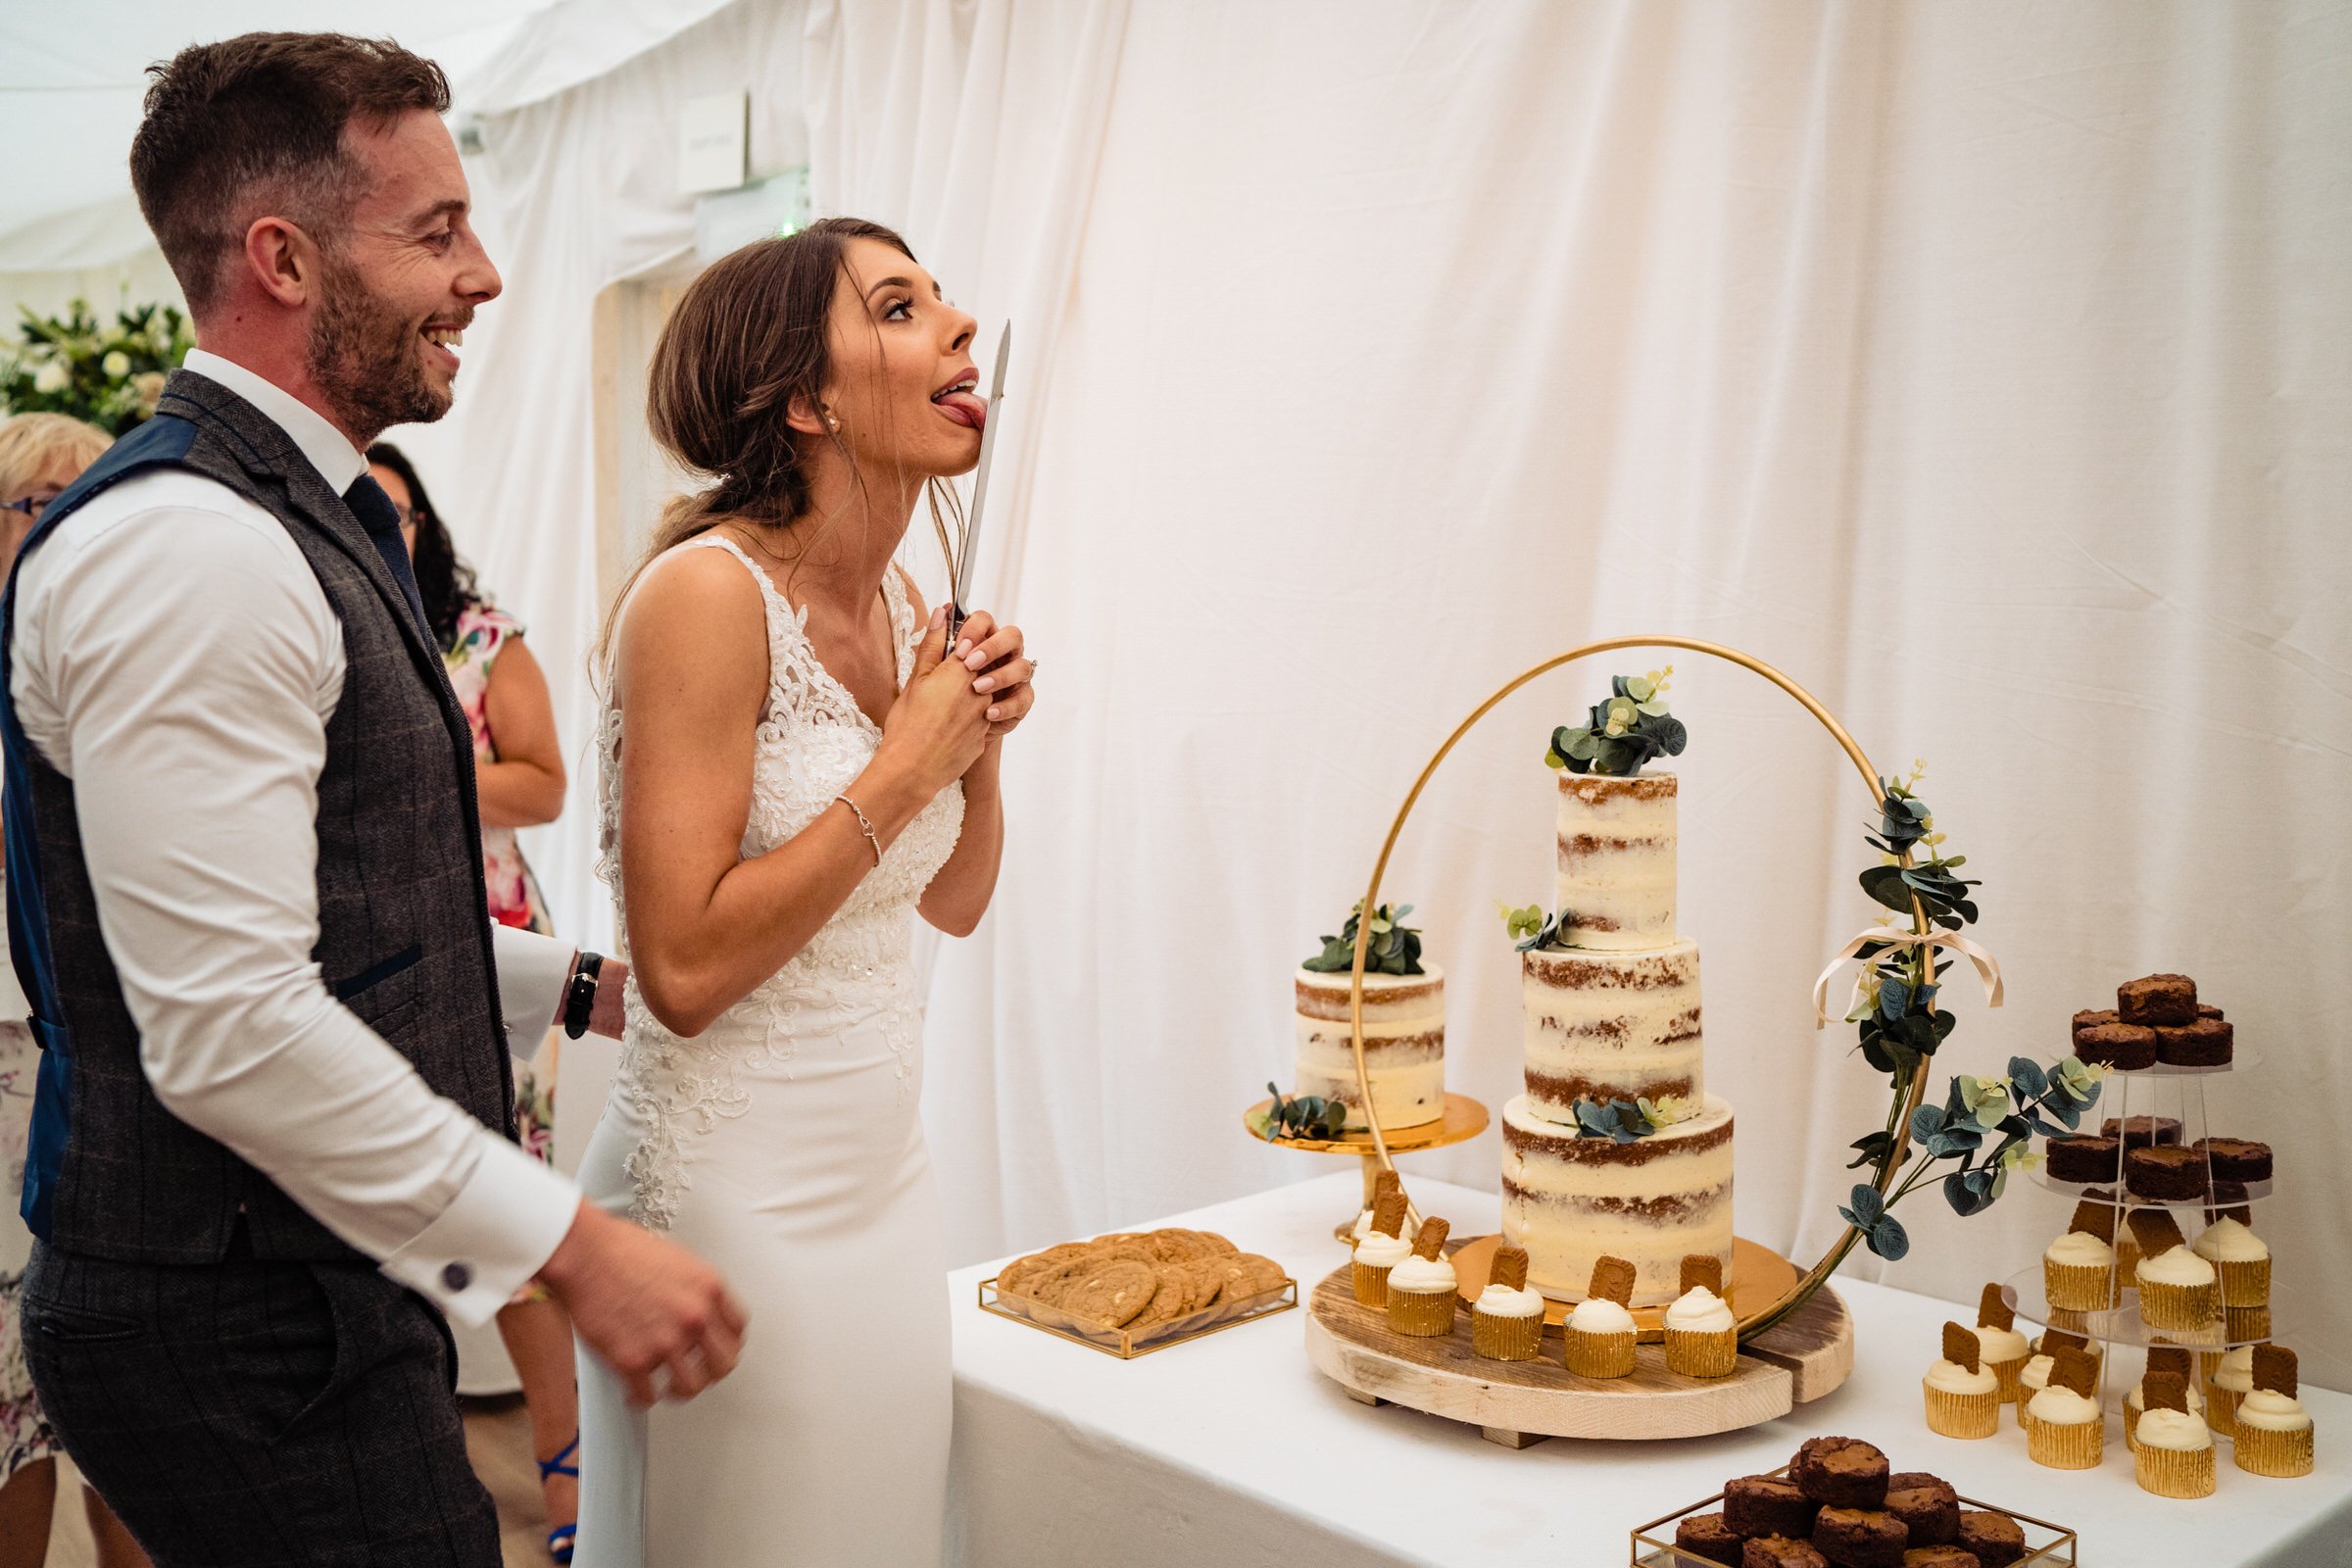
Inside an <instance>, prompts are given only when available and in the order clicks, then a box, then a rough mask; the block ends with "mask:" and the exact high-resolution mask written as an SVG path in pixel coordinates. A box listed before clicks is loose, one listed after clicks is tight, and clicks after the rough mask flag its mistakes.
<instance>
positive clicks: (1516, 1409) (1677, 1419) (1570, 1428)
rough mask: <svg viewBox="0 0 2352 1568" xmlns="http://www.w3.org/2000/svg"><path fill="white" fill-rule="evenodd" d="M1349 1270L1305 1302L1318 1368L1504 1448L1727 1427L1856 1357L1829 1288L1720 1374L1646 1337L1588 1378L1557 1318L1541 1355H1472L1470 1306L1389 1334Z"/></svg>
mask: <svg viewBox="0 0 2352 1568" xmlns="http://www.w3.org/2000/svg"><path fill="white" fill-rule="evenodd" d="M1740 1247H1741V1248H1742V1249H1747V1248H1751V1247H1753V1244H1752V1243H1747V1242H1741V1243H1740ZM1465 1250H1466V1249H1465ZM1754 1250H1756V1251H1759V1252H1766V1253H1767V1254H1768V1255H1770V1254H1769V1249H1764V1248H1755V1249H1754ZM1740 1255H1741V1256H1742V1257H1744V1256H1745V1255H1746V1253H1745V1252H1744V1251H1742V1253H1741V1254H1740ZM1457 1256H1458V1254H1457ZM1783 1266H1784V1267H1788V1266H1789V1265H1788V1264H1787V1263H1786V1262H1785V1261H1783ZM1348 1276H1349V1270H1348V1269H1347V1268H1340V1269H1337V1270H1334V1271H1333V1272H1332V1273H1331V1274H1330V1275H1329V1276H1327V1277H1326V1278H1325V1279H1324V1280H1323V1281H1322V1282H1321V1283H1320V1284H1318V1285H1317V1286H1316V1287H1315V1290H1314V1294H1313V1296H1312V1298H1311V1299H1309V1300H1308V1302H1307V1311H1306V1320H1305V1333H1306V1354H1307V1359H1308V1360H1310V1361H1312V1362H1313V1363H1314V1365H1315V1368H1316V1370H1317V1371H1320V1372H1321V1373H1323V1374H1324V1375H1325V1376H1326V1377H1328V1378H1330V1379H1332V1381H1334V1382H1336V1383H1338V1384H1339V1385H1340V1386H1341V1387H1342V1388H1343V1389H1345V1390H1347V1392H1348V1396H1349V1397H1351V1398H1354V1399H1356V1400H1359V1401H1360V1402H1362V1403H1365V1404H1374V1405H1378V1404H1397V1405H1403V1406H1404V1407H1406V1408H1408V1409H1413V1410H1421V1411H1425V1412H1427V1413H1429V1414H1431V1415H1438V1416H1444V1417H1446V1419H1448V1420H1452V1421H1460V1422H1464V1423H1466V1424H1468V1425H1470V1426H1474V1427H1477V1428H1478V1429H1479V1431H1480V1433H1481V1435H1482V1436H1484V1437H1485V1438H1486V1439H1487V1440H1488V1441H1490V1442H1492V1443H1497V1444H1500V1445H1501V1446H1504V1447H1507V1448H1524V1447H1527V1446H1531V1445H1533V1444H1537V1443H1541V1442H1543V1441H1544V1439H1546V1438H1606V1439H1611V1440H1615V1441H1621V1442H1622V1441H1656V1440H1659V1439H1670V1438H1697V1437H1705V1436H1708V1435H1710V1434H1712V1433H1717V1432H1736V1431H1739V1430H1740V1428H1742V1427H1751V1426H1755V1425H1757V1424H1758V1423H1759V1422H1764V1421H1770V1420H1773V1419H1774V1418H1776V1417H1778V1416H1784V1415H1787V1414H1788V1413H1789V1411H1790V1410H1791V1409H1793V1408H1794V1407H1795V1406H1796V1405H1798V1404H1802V1403H1805V1402H1807V1401H1810V1400H1813V1399H1818V1398H1820V1397H1822V1396H1823V1395H1826V1394H1828V1393H1830V1392H1831V1391H1832V1390H1834V1389H1836V1388H1837V1387H1838V1385H1840V1384H1842V1383H1843V1382H1844V1381H1845V1379H1846V1377H1847V1375H1848V1374H1849V1373H1851V1372H1852V1371H1853V1366H1854V1326H1853V1319H1852V1318H1851V1317H1849V1316H1848V1315H1847V1313H1846V1310H1845V1303H1844V1302H1842V1301H1840V1300H1839V1299H1838V1296H1837V1293H1836V1292H1834V1291H1831V1290H1828V1289H1826V1288H1825V1289H1823V1290H1822V1291H1820V1292H1818V1293H1817V1294H1816V1295H1815V1296H1814V1297H1813V1299H1811V1300H1809V1301H1807V1302H1806V1303H1805V1304H1804V1305H1803V1306H1802V1307H1801V1308H1799V1309H1798V1310H1797V1311H1795V1312H1793V1313H1791V1314H1790V1315H1789V1317H1788V1319H1787V1320H1785V1321H1784V1322H1782V1323H1780V1324H1777V1325H1776V1326H1774V1327H1773V1328H1772V1329H1771V1330H1770V1331H1768V1332H1766V1333H1764V1334H1762V1335H1759V1336H1758V1337H1757V1338H1756V1339H1755V1340H1753V1341H1751V1342H1750V1343H1748V1344H1747V1345H1744V1346H1742V1347H1741V1348H1740V1363H1739V1369H1738V1370H1737V1371H1735V1372H1734V1373H1732V1375H1731V1376H1729V1377H1722V1378H1692V1377H1685V1376H1683V1375H1682V1374H1680V1373H1675V1372H1669V1371H1667V1370H1666V1360H1665V1351H1664V1350H1663V1348H1660V1347H1658V1346H1654V1345H1643V1346H1642V1347H1641V1348H1639V1349H1638V1350H1637V1351H1636V1352H1635V1364H1634V1370H1633V1372H1632V1374H1631V1375H1630V1376H1627V1377H1622V1378H1587V1377H1579V1376H1578V1375H1577V1374H1575V1373H1573V1372H1571V1371H1569V1370H1568V1369H1567V1368H1566V1367H1565V1366H1563V1365H1562V1364H1561V1362H1560V1338H1559V1331H1558V1330H1557V1329H1555V1328H1546V1330H1545V1331H1544V1359H1542V1360H1536V1361H1491V1360H1488V1359H1486V1358H1485V1357H1482V1356H1476V1355H1473V1354H1472V1353H1471V1350H1470V1319H1469V1316H1468V1314H1467V1312H1464V1313H1462V1314H1460V1315H1458V1316H1457V1317H1456V1319H1455V1323H1454V1329H1453V1332H1452V1333H1451V1334H1448V1335H1446V1336H1445V1337H1443V1338H1435V1337H1432V1338H1420V1337H1416V1336H1412V1335H1405V1334H1397V1333H1396V1332H1394V1331H1392V1330H1391V1329H1390V1328H1389V1320H1388V1314H1387V1313H1386V1312H1385V1311H1381V1310H1379V1309H1377V1308H1373V1307H1368V1306H1364V1305H1361V1304H1359V1303H1358V1302H1357V1300H1356V1299H1355V1292H1354V1290H1353V1288H1352V1286H1351V1284H1350V1282H1349V1277H1348ZM1735 1288H1736V1287H1735Z"/></svg>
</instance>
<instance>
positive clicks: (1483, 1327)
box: [1470, 1307, 1544, 1361]
mask: <svg viewBox="0 0 2352 1568" xmlns="http://www.w3.org/2000/svg"><path fill="white" fill-rule="evenodd" d="M1470 1353H1471V1354H1473V1355H1483V1356H1485V1357H1486V1358H1487V1359H1488V1360H1490V1361H1533V1360H1535V1359H1536V1358H1537V1357H1539V1356H1541V1355H1542V1354H1543V1353H1544V1314H1543V1313H1541V1312H1538V1313H1537V1314H1536V1315H1535V1316H1533V1317H1498V1316H1494V1315H1491V1314H1489V1313H1486V1312H1481V1311H1480V1310H1479V1309H1478V1308H1476V1307H1472V1308H1471V1309H1470Z"/></svg>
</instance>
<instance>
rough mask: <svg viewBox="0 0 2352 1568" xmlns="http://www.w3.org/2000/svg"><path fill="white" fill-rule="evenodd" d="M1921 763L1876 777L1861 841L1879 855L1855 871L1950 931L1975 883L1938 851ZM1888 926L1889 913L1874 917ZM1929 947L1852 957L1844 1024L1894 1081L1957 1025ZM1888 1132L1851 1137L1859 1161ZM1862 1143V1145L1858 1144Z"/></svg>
mask: <svg viewBox="0 0 2352 1568" xmlns="http://www.w3.org/2000/svg"><path fill="white" fill-rule="evenodd" d="M1926 773H1927V764H1926V763H1925V762H1922V761H1919V760H1913V762H1912V764H1911V771H1910V773H1909V774H1907V775H1905V776H1904V777H1902V778H1891V779H1881V780H1880V781H1879V785H1880V791H1879V822H1878V827H1877V831H1875V832H1865V833H1864V834H1863V838H1864V840H1865V841H1866V842H1868V843H1869V844H1870V845H1871V847H1872V848H1874V849H1876V850H1877V851H1878V852H1879V857H1880V863H1879V864H1877V865H1874V866H1871V867H1870V868H1869V869H1867V870H1865V871H1863V872H1862V874H1861V876H1860V878H1859V880H1860V882H1861V884H1862V891H1863V892H1865V893H1867V894H1869V895H1870V896H1871V898H1873V899H1874V900H1876V901H1877V902H1878V903H1880V904H1883V905H1885V906H1886V907H1887V908H1888V909H1890V910H1892V911H1894V914H1895V915H1911V914H1912V913H1913V909H1914V901H1915V900H1916V901H1917V908H1918V910H1919V911H1920V912H1922V913H1924V914H1925V915H1926V916H1927V918H1928V920H1929V921H1930V922H1931V923H1932V924H1935V925H1937V926H1940V927H1942V928H1943V929H1944V930H1946V931H1957V930H1959V929H1960V928H1961V927H1962V926H1965V925H1969V924H1972V923H1973V922H1974V921H1975V920H1976V918H1977V906H1976V902H1975V900H1974V899H1972V898H1971V897H1970V896H1969V890H1970V889H1971V888H1974V887H1976V886H1977V885H1978V884H1977V883H1975V882H1970V881H1964V880H1962V879H1961V878H1960V877H1959V876H1958V875H1957V874H1956V873H1957V872H1958V871H1959V868H1960V867H1961V866H1963V865H1966V864H1967V863H1968V857H1967V856H1965V855H1954V856H1949V857H1947V856H1945V855H1944V854H1943V850H1942V846H1943V843H1944V836H1943V834H1942V833H1941V832H1940V831H1938V830H1937V829H1936V815H1935V813H1934V812H1933V811H1932V810H1930V809H1929V808H1928V803H1927V802H1925V801H1923V800H1921V799H1920V798H1919V795H1918V793H1917V789H1918V785H1919V781H1920V779H1921V778H1922V777H1923V776H1925V774H1926ZM1922 848H1925V849H1926V850H1927V851H1928V852H1929V857H1930V858H1927V859H1925V860H1918V859H1915V860H1914V861H1913V862H1912V863H1911V864H1909V865H1905V864H1904V863H1902V862H1903V857H1904V856H1905V855H1906V854H1915V853H1916V852H1917V851H1918V850H1919V849H1922ZM1881 918H1883V919H1887V921H1888V922H1889V923H1890V924H1891V923H1892V922H1893V918H1894V916H1882V917H1881ZM1932 953H1933V950H1931V949H1928V948H1924V947H1921V946H1919V945H1917V944H1915V943H1904V942H1891V941H1890V942H1887V943H1884V944H1881V943H1870V944H1867V945H1865V946H1864V947H1863V948H1862V949H1861V950H1860V951H1859V952H1858V953H1857V955H1856V956H1858V957H1859V958H1860V959H1861V960H1862V961H1863V963H1864V964H1865V965H1866V966H1867V967H1865V968H1864V969H1863V971H1862V972H1861V974H1860V975H1859V976H1858V977H1857V978H1856V980H1855V987H1854V1005H1853V1008H1852V1010H1851V1011H1849V1012H1847V1013H1846V1015H1845V1018H1846V1022H1848V1023H1855V1024H1859V1025H1861V1029H1860V1031H1859V1038H1858V1040H1857V1042H1856V1044H1857V1045H1859V1046H1860V1048H1861V1051H1862V1057H1863V1059H1864V1060H1865V1061H1867V1062H1869V1063H1870V1064H1871V1066H1873V1067H1875V1068H1877V1069H1878V1070H1879V1071H1880V1072H1883V1073H1885V1074H1887V1076H1888V1077H1889V1078H1890V1079H1893V1080H1895V1081H1896V1082H1897V1083H1901V1082H1904V1081H1906V1080H1907V1079H1908V1077H1909V1075H1910V1074H1911V1073H1912V1072H1913V1071H1915V1070H1917V1069H1918V1067H1919V1066H1920V1064H1921V1063H1922V1062H1923V1061H1925V1060H1926V1059H1927V1058H1928V1057H1930V1056H1933V1055H1935V1054H1936V1048H1937V1047H1938V1046H1940V1045H1942V1044H1943V1042H1944V1038H1945V1037H1946V1036H1947V1035H1949V1034H1950V1033H1951V1032H1952V1029H1953V1027H1954V1026H1955V1025H1956V1024H1957V1023H1958V1022H1959V1020H1958V1019H1957V1018H1954V1017H1953V1016H1952V1015H1951V1014H1950V1013H1948V1012H1945V1011H1943V1010H1941V1009H1940V1008H1938V1007H1937V1006H1936V993H1937V991H1938V990H1940V989H1941V980H1942V976H1943V972H1944V971H1945V970H1946V969H1948V968H1950V967H1951V960H1950V959H1949V958H1944V959H1940V960H1935V959H1932V957H1931V955H1932ZM1893 1137H1894V1130H1893V1128H1892V1127H1891V1126H1889V1127H1888V1128H1887V1130H1886V1131H1885V1132H1883V1133H1876V1134H1873V1135H1872V1136H1871V1137H1870V1138H1867V1139H1863V1140H1860V1141H1858V1142H1856V1143H1855V1144H1854V1145H1853V1146H1852V1147H1853V1148H1855V1149H1857V1150H1863V1152H1864V1158H1876V1157H1878V1155H1879V1154H1880V1153H1883V1152H1885V1150H1886V1149H1887V1146H1889V1145H1891V1144H1892V1142H1893ZM1865 1146H1869V1147H1867V1148H1866V1147H1865Z"/></svg>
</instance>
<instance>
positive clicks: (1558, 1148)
mask: <svg viewBox="0 0 2352 1568" xmlns="http://www.w3.org/2000/svg"><path fill="white" fill-rule="evenodd" d="M1675 803H1676V780H1675V776H1674V775H1673V774H1672V773H1670V772H1661V771H1649V772H1638V773H1635V774H1634V775H1633V776H1631V777H1612V776H1609V775H1606V774H1602V773H1591V772H1587V773H1578V772H1562V773H1561V774H1560V775H1559V872H1558V881H1557V892H1558V903H1557V906H1556V907H1557V909H1558V911H1559V912H1558V914H1557V916H1556V920H1557V928H1556V935H1554V936H1553V937H1552V939H1551V941H1550V942H1549V943H1548V944H1546V945H1543V946H1539V947H1535V948H1533V949H1531V950H1528V951H1524V952H1523V953H1522V954H1521V986H1522V994H1523V997H1522V999H1523V1003H1524V1005H1525V1009H1526V1035H1525V1046H1526V1082H1527V1092H1526V1093H1525V1094H1523V1095H1520V1096H1518V1097H1516V1098H1515V1099H1513V1100H1512V1101H1511V1102H1510V1103H1509V1104H1507V1105H1505V1106H1504V1107H1503V1113H1502V1137H1503V1155H1502V1233H1503V1239H1504V1241H1505V1242H1507V1243H1508V1244H1510V1245H1511V1246H1514V1247H1523V1248H1525V1249H1526V1250H1527V1254H1528V1283H1529V1284H1530V1285H1531V1286H1533V1287H1535V1288H1536V1289H1537V1290H1540V1291H1542V1292H1543V1293H1544V1295H1546V1296H1548V1297H1551V1298H1553V1299H1558V1300H1566V1301H1573V1300H1576V1299H1580V1298H1582V1297H1583V1296H1584V1294H1585V1291H1586V1288H1587V1285H1588V1283H1589V1282H1590V1280H1591V1279H1592V1276H1593V1262H1594V1260H1595V1259H1597V1258H1600V1257H1602V1256H1609V1257H1621V1258H1625V1259H1628V1260H1629V1261H1631V1262H1632V1263H1633V1265H1634V1271H1635V1279H1634V1294H1633V1300H1632V1303H1631V1304H1633V1305H1636V1306H1654V1305H1657V1304H1659V1303H1662V1302H1665V1301H1670V1300H1672V1299H1674V1298H1675V1296H1676V1295H1677V1293H1678V1292H1679V1290H1680V1287H1681V1275H1682V1260H1683V1258H1684V1256H1685V1255H1686V1254H1689V1253H1692V1252H1703V1253H1708V1254H1711V1255H1713V1256H1715V1257H1719V1258H1721V1259H1722V1260H1723V1268H1724V1279H1725V1281H1726V1283H1727V1285H1728V1284H1729V1281H1730V1279H1731V1269H1732V1107H1731V1106H1730V1105H1728V1104H1726V1103H1724V1102H1723V1101H1721V1100H1718V1099H1715V1098H1714V1097H1713V1096H1711V1095H1709V1094H1707V1093H1706V1086H1705V1082H1704V1079H1703V1076H1702V1065H1703V1063H1702V1060H1701V1047H1700V1032H1699V995H1698V945H1697V944H1696V943H1694V942H1691V941H1688V940H1685V939H1684V938H1682V937H1681V936H1679V935H1678V934H1677V933H1676V930H1675V924H1674V904H1675ZM1580 1104H1581V1105H1583V1106H1585V1107H1588V1110H1589V1111H1590V1109H1592V1108H1593V1107H1598V1108H1600V1109H1602V1110H1603V1111H1604V1112H1611V1108H1612V1107H1613V1114H1614V1115H1615V1116H1616V1117H1617V1118H1618V1120H1619V1122H1620V1123H1621V1124H1631V1125H1633V1126H1635V1127H1638V1128H1640V1129H1641V1130H1642V1135H1641V1136H1637V1137H1624V1138H1622V1139H1621V1138H1620V1137H1619V1136H1615V1135H1611V1134H1609V1133H1603V1132H1596V1131H1595V1130H1594V1128H1593V1126H1592V1125H1589V1124H1588V1121H1587V1120H1586V1119H1584V1118H1580V1116H1579V1113H1578V1112H1579V1106H1580ZM1636 1107H1639V1112H1638V1115H1639V1119H1638V1120H1637V1119H1636V1117H1637V1111H1636ZM1599 1119H1600V1120H1601V1121H1602V1122H1603V1123H1604V1124H1605V1123H1606V1122H1607V1120H1608V1115H1607V1114H1604V1115H1603V1116H1602V1117H1601V1118H1599Z"/></svg>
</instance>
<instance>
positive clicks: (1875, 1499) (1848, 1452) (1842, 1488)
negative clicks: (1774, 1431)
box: [1789, 1438, 1887, 1508]
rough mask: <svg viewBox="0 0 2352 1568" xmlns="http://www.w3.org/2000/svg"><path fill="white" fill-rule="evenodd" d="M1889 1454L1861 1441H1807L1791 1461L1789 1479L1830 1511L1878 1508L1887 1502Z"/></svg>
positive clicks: (1856, 1439)
mask: <svg viewBox="0 0 2352 1568" xmlns="http://www.w3.org/2000/svg"><path fill="white" fill-rule="evenodd" d="M1789 1480H1791V1481H1793V1482H1795V1483H1796V1488H1797V1490H1798V1491H1799V1492H1801V1493H1803V1494H1804V1495H1806V1496H1808V1497H1810V1498H1812V1499H1813V1500H1814V1501H1815V1502H1818V1503H1820V1504H1821V1505H1822V1506H1824V1507H1827V1508H1878V1507H1883V1506H1884V1505H1885V1504H1886V1501H1887V1455H1885V1454H1884V1453H1881V1452H1880V1451H1879V1450H1878V1449H1877V1448H1876V1447H1873V1446H1871V1445H1870V1444H1867V1443H1864V1442H1863V1441H1862V1440H1861V1439H1859V1438H1808V1439H1806V1440H1805V1442H1804V1444H1803V1446H1800V1447H1799V1448H1798V1449H1797V1450H1796V1457H1795V1458H1794V1459H1791V1460H1790V1461H1789Z"/></svg>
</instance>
